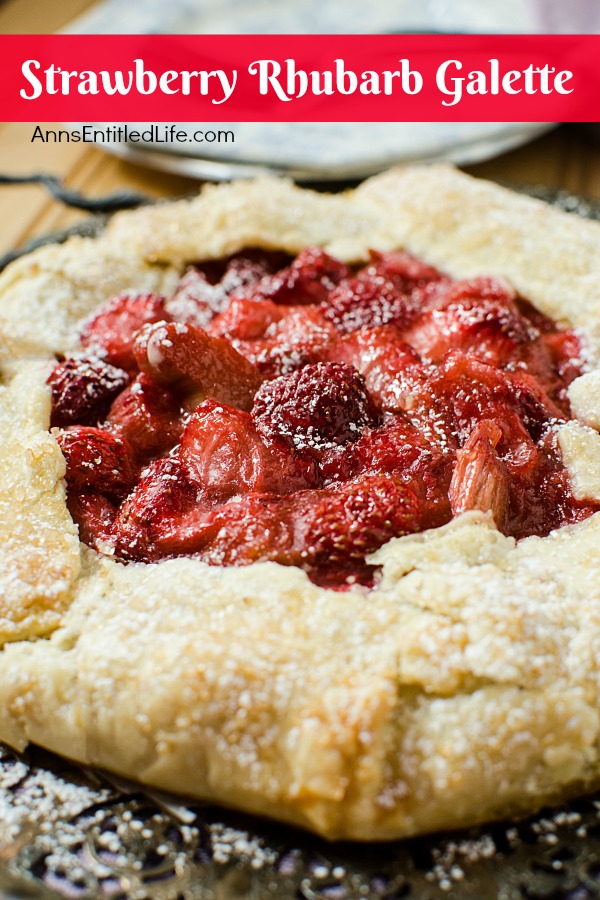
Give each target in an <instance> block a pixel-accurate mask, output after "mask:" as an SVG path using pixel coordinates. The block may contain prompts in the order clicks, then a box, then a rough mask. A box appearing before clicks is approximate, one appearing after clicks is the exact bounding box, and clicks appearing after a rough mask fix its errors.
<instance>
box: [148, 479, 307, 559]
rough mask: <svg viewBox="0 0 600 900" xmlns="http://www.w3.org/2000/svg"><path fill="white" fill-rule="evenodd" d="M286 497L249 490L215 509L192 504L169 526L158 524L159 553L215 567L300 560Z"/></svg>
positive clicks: (157, 544) (157, 543)
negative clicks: (252, 492)
mask: <svg viewBox="0 0 600 900" xmlns="http://www.w3.org/2000/svg"><path fill="white" fill-rule="evenodd" d="M288 508H289V504H288V502H287V499H286V498H279V497H274V496H272V495H268V494H267V495H263V494H250V495H248V496H246V497H243V498H241V499H238V500H231V501H230V502H228V503H225V504H224V505H223V506H221V507H219V508H218V509H216V510H206V509H204V508H202V507H196V508H194V509H193V510H191V511H190V512H188V513H187V514H185V515H184V516H182V517H181V518H180V519H179V520H178V521H177V523H174V524H173V527H168V526H167V527H164V526H163V527H162V528H161V534H160V536H159V537H158V538H157V542H156V546H157V547H158V548H159V550H160V553H161V554H162V555H165V554H166V555H170V556H180V555H182V554H185V555H190V556H195V557H196V558H198V559H201V560H203V561H204V562H207V563H209V564H210V565H213V566H227V565H235V566H245V565H249V564H250V563H254V562H264V561H267V560H274V561H276V562H280V563H282V564H283V565H292V564H293V563H294V562H296V561H298V562H299V561H300V556H299V554H298V553H294V552H293V529H292V526H291V523H290V520H289V514H288Z"/></svg>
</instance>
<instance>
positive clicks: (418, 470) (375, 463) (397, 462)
mask: <svg viewBox="0 0 600 900" xmlns="http://www.w3.org/2000/svg"><path fill="white" fill-rule="evenodd" d="M319 469H320V472H321V475H322V477H323V480H324V483H325V484H326V485H327V484H329V483H331V482H339V481H345V480H348V479H351V478H357V477H358V476H361V475H380V474H389V475H394V476H396V477H397V478H399V479H401V480H402V481H403V483H404V484H407V485H409V486H410V487H411V488H412V489H413V490H414V491H415V492H416V493H417V494H418V495H419V496H423V497H426V498H428V499H431V500H436V501H440V498H444V497H445V496H446V495H447V493H448V487H449V482H450V476H451V458H450V456H449V454H444V453H442V452H441V450H440V448H439V446H438V445H437V444H435V443H432V442H430V441H428V440H427V439H426V438H425V437H424V435H423V434H422V433H421V431H419V429H418V428H416V427H415V426H414V425H413V424H412V423H411V422H409V421H408V420H407V419H405V418H403V417H402V416H393V417H391V418H390V419H388V421H386V422H385V423H384V424H383V425H382V426H380V427H379V428H374V429H371V428H366V429H365V430H364V431H363V433H362V434H361V436H360V437H359V439H358V440H357V441H356V443H354V444H351V445H348V444H346V445H345V446H343V447H336V448H335V449H332V450H328V451H326V452H325V453H324V455H323V458H322V459H321V461H320V463H319Z"/></svg>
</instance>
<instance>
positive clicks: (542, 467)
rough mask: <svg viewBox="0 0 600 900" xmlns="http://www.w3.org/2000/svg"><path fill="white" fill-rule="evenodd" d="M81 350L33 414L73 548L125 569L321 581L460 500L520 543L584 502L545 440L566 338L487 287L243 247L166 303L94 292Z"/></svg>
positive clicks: (558, 413) (583, 507)
mask: <svg viewBox="0 0 600 900" xmlns="http://www.w3.org/2000/svg"><path fill="white" fill-rule="evenodd" d="M81 341H82V344H83V346H84V347H85V348H86V350H85V351H82V352H81V353H79V354H75V355H73V356H72V357H69V358H67V359H64V360H62V361H59V362H58V363H57V364H56V365H55V367H54V369H53V371H52V372H51V374H50V377H49V379H48V383H49V385H50V387H51V393H52V416H51V424H52V425H53V426H58V427H59V428H60V429H61V430H60V431H59V432H58V433H57V438H58V441H59V443H60V446H61V449H62V451H63V454H64V456H65V459H66V463H67V473H66V480H67V489H68V502H69V508H70V510H71V513H72V515H73V518H74V519H75V521H76V522H77V524H78V525H79V529H80V537H81V539H82V540H83V541H85V543H87V544H89V545H90V546H92V547H95V548H96V549H98V550H100V551H101V552H105V553H109V554H111V555H114V556H116V558H118V559H121V560H123V561H128V560H136V561H143V562H153V561H157V560H159V559H161V558H165V557H173V556H180V555H187V556H193V557H196V558H198V559H201V560H204V561H206V562H208V563H210V564H211V565H247V564H249V563H252V562H258V561H265V560H271V561H275V562H278V563H281V564H283V565H294V566H299V567H301V568H302V569H304V570H305V571H306V572H307V573H308V575H309V577H310V578H311V579H312V580H313V581H315V582H316V583H318V584H323V585H327V586H329V587H337V588H339V587H343V586H346V585H348V584H351V583H353V582H357V581H358V582H360V583H363V584H371V583H372V581H373V577H374V574H375V570H374V568H373V566H370V565H369V564H368V562H367V557H368V555H369V554H370V553H372V552H374V551H375V550H377V549H378V548H379V547H381V546H382V545H383V544H384V543H386V542H387V541H388V540H390V539H391V538H393V537H399V536H401V535H405V534H411V533H414V532H418V531H422V530H424V529H426V528H433V527H437V526H439V525H442V524H444V523H445V522H448V521H449V520H450V519H451V518H452V517H453V516H455V515H458V514H460V513H463V512H465V511H468V510H481V511H483V512H487V513H489V514H490V515H491V516H492V517H493V519H494V521H495V524H496V526H497V527H498V528H499V529H500V530H501V531H503V532H504V533H505V534H511V535H514V536H515V537H516V538H522V537H525V536H527V535H534V534H535V535H545V534H548V533H549V531H551V530H552V529H554V528H558V527H560V526H561V525H564V524H567V523H573V522H577V521H580V520H581V519H584V518H585V517H587V516H589V515H591V514H592V513H593V512H595V511H596V510H597V509H598V508H599V507H600V505H599V504H594V503H591V502H590V503H584V502H581V501H577V500H575V498H574V497H573V495H572V492H571V489H570V482H569V477H568V473H567V472H566V470H565V468H564V466H563V465H562V461H561V458H560V451H559V449H558V443H557V439H556V431H555V428H554V426H555V425H556V424H557V423H558V422H561V421H566V420H567V419H568V418H569V407H568V401H567V393H566V392H567V388H568V385H569V384H570V382H571V381H572V380H573V378H575V377H577V375H579V374H580V373H581V362H580V355H581V348H580V345H579V341H578V339H577V337H576V336H575V335H574V334H573V332H570V331H565V330H561V329H559V327H558V326H557V325H556V323H554V322H552V321H551V320H550V319H549V318H548V317H547V316H544V315H543V314H542V313H539V312H538V311H537V310H536V309H535V308H534V307H533V306H532V305H531V304H530V303H528V302H527V301H526V300H524V299H523V298H520V297H518V296H517V295H516V294H515V293H514V292H513V291H512V290H511V288H510V287H509V286H508V285H507V284H505V283H504V282H502V281H499V280H497V279H493V278H474V279H471V280H468V281H453V280H452V279H450V278H448V277H447V276H446V275H443V274H442V273H441V272H438V271H437V270H436V269H434V268H432V267H431V266H428V265H426V264H425V263H423V262H421V261H420V260H417V259H414V258H413V257H411V256H410V255H408V254H407V253H405V252H403V251H398V252H395V253H372V254H371V260H370V262H369V263H368V264H367V265H365V266H354V267H348V266H346V265H345V264H343V263H341V262H339V261H337V260H335V259H333V258H332V257H330V256H328V255H327V254H326V253H324V252H323V251H322V250H320V249H315V248H309V249H307V250H304V251H302V253H300V254H299V256H298V257H296V259H293V260H290V259H289V258H287V257H285V256H284V255H283V254H279V253H271V252H267V251H261V250H247V251H244V252H242V253H240V254H238V255H237V256H234V257H231V258H229V259H227V260H223V261H217V262H209V263H205V264H200V265H197V266H193V267H190V268H189V269H188V270H187V272H185V273H184V275H183V276H182V278H181V279H180V282H179V285H178V287H177V289H176V291H175V292H174V294H173V296H172V297H171V298H170V299H168V300H165V299H164V298H162V297H158V296H155V295H153V294H148V293H131V292H130V293H125V294H122V295H119V296H118V297H114V298H112V299H111V300H109V301H108V302H107V303H106V304H104V306H103V307H101V308H100V309H99V310H98V311H97V312H96V313H95V314H94V316H92V317H90V319H88V320H87V321H86V323H85V324H84V326H83V329H82V334H81Z"/></svg>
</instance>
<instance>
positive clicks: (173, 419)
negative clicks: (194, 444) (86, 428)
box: [106, 372, 184, 459]
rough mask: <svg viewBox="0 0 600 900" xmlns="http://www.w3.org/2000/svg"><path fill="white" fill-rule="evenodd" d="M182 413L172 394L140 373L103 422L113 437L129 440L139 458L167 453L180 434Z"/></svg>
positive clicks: (179, 404)
mask: <svg viewBox="0 0 600 900" xmlns="http://www.w3.org/2000/svg"><path fill="white" fill-rule="evenodd" d="M183 416H184V410H183V409H182V407H181V403H180V400H179V398H178V395H177V394H176V393H175V391H174V390H173V389H172V388H170V387H168V386H167V385H163V384H158V383H157V382H156V381H154V380H153V379H152V378H150V376H149V375H146V374H145V373H143V372H142V373H141V374H140V375H138V376H137V378H136V379H135V380H134V381H133V382H132V384H131V385H130V386H129V387H128V388H127V390H125V391H123V392H122V393H121V394H119V396H118V397H117V398H116V400H115V401H114V403H113V404H112V406H111V408H110V411H109V413H108V416H107V419H106V425H107V426H108V428H109V429H110V431H111V433H112V434H116V435H118V436H119V437H121V438H124V439H125V440H126V441H129V443H130V444H131V446H132V447H133V448H134V451H135V453H136V454H137V455H138V457H140V458H141V459H144V457H147V456H151V455H154V454H157V453H160V452H162V451H167V450H170V449H171V447H173V445H174V444H176V443H177V442H178V441H179V438H180V437H181V432H182V431H183Z"/></svg>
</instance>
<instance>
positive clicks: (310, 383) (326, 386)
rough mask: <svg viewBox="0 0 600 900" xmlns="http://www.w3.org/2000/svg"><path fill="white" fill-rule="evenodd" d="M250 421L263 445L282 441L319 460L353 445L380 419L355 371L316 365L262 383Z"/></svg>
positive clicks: (341, 366)
mask: <svg viewBox="0 0 600 900" xmlns="http://www.w3.org/2000/svg"><path fill="white" fill-rule="evenodd" d="M252 418H253V419H254V422H255V424H256V427H257V428H258V430H259V431H260V433H261V434H262V435H264V437H265V438H266V439H267V440H272V439H273V438H283V440H284V441H286V443H287V444H289V446H291V447H294V448H295V449H297V450H304V451H307V452H309V453H316V454H317V455H318V454H319V451H322V450H325V449H327V448H328V447H332V446H335V445H336V444H344V443H346V442H348V441H355V440H357V439H358V438H359V437H360V433H361V430H362V429H363V428H365V427H366V426H370V425H374V424H376V422H377V420H378V413H377V409H376V408H375V405H374V404H373V401H372V399H371V397H370V396H369V393H368V391H367V389H366V387H365V382H364V378H363V377H362V375H360V374H359V373H358V372H357V371H356V369H353V368H352V367H351V366H345V365H342V364H341V363H316V364H314V365H310V366H305V367H304V368H303V369H300V370H299V371H297V372H292V373H291V374H290V375H282V376H281V377H280V378H276V379H275V380H274V381H269V382H266V383H265V384H264V385H263V386H262V388H261V389H260V391H259V392H258V394H257V395H256V398H255V402H254V407H253V410H252Z"/></svg>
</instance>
